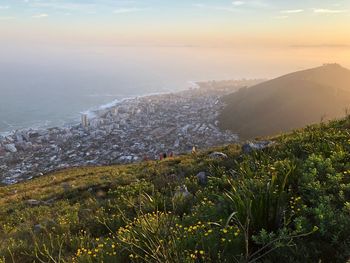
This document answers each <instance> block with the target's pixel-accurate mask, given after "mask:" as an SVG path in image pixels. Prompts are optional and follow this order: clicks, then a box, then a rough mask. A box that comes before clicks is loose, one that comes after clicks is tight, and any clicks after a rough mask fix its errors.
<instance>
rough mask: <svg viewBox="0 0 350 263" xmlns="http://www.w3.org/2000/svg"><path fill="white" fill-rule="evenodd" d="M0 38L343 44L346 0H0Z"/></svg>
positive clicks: (349, 39)
mask: <svg viewBox="0 0 350 263" xmlns="http://www.w3.org/2000/svg"><path fill="white" fill-rule="evenodd" d="M0 41H1V42H2V43H7V44H14V43H16V44H20V43H31V42H34V43H38V42H39V43H57V44H62V43H70V44H75V43H79V44H81V43H85V44H89V45H94V44H98V45H101V44H103V45H194V46H227V47H235V46H255V45H259V46H301V47H305V46H306V47H331V48H348V47H349V46H350V1H349V0H339V1H336V0H293V1H280V0H242V1H226V0H177V1H164V0H98V1H97V0H95V1H94V0H88V1H80V0H76V1H73V0H0Z"/></svg>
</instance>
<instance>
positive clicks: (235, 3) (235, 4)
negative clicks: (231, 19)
mask: <svg viewBox="0 0 350 263" xmlns="http://www.w3.org/2000/svg"><path fill="white" fill-rule="evenodd" d="M232 4H233V5H234V6H241V5H244V4H245V2H243V1H234V2H232Z"/></svg>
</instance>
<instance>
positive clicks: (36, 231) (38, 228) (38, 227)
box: [33, 224, 45, 234]
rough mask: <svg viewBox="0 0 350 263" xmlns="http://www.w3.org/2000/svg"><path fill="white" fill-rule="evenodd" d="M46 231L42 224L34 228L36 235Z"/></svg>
mask: <svg viewBox="0 0 350 263" xmlns="http://www.w3.org/2000/svg"><path fill="white" fill-rule="evenodd" d="M44 230H45V228H44V227H43V226H42V225H40V224H37V225H35V226H34V227H33V231H34V233H36V234H38V233H40V232H42V231H44Z"/></svg>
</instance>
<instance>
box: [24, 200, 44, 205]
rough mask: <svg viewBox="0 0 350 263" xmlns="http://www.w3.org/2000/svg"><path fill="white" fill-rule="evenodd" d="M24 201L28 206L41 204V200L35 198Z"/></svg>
mask: <svg viewBox="0 0 350 263" xmlns="http://www.w3.org/2000/svg"><path fill="white" fill-rule="evenodd" d="M26 203H27V204H28V205H30V206H38V205H40V204H41V201H38V200H35V199H29V200H27V201H26Z"/></svg>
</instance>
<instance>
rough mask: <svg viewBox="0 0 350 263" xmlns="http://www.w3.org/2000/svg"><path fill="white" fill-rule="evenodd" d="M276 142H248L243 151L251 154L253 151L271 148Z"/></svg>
mask: <svg viewBox="0 0 350 263" xmlns="http://www.w3.org/2000/svg"><path fill="white" fill-rule="evenodd" d="M272 144H274V142H272V141H260V142H248V143H245V144H243V146H242V151H243V153H245V154H247V153H251V152H252V151H257V150H258V151H259V150H263V149H265V148H267V147H270V146H271V145H272Z"/></svg>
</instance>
